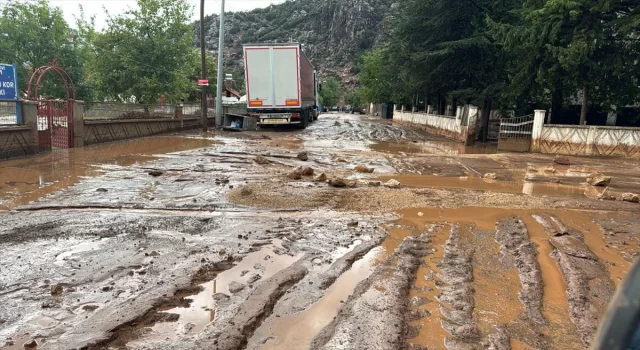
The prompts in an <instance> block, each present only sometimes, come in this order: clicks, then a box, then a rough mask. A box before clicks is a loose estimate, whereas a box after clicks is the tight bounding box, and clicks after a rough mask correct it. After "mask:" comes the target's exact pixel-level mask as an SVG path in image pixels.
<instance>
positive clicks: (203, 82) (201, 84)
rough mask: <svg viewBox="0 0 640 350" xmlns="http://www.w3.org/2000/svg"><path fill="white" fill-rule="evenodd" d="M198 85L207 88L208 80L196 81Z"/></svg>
mask: <svg viewBox="0 0 640 350" xmlns="http://www.w3.org/2000/svg"><path fill="white" fill-rule="evenodd" d="M198 85H200V86H209V80H208V79H198Z"/></svg>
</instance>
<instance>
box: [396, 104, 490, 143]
mask: <svg viewBox="0 0 640 350" xmlns="http://www.w3.org/2000/svg"><path fill="white" fill-rule="evenodd" d="M465 107H466V108H463V107H458V108H457V111H456V115H455V116H444V115H437V114H431V113H429V112H431V109H430V108H428V109H427V113H424V112H413V111H410V112H409V111H405V110H404V107H402V109H401V110H400V111H398V110H395V111H394V112H393V120H394V121H396V122H399V123H404V124H409V125H413V126H416V127H418V128H420V129H423V130H426V131H429V132H431V133H434V134H437V135H442V136H444V137H447V138H451V139H454V140H458V141H461V142H464V143H465V144H472V143H473V140H474V139H475V135H476V129H477V122H478V119H479V116H478V107H475V106H471V105H468V106H465ZM465 109H466V110H467V111H468V112H467V116H468V117H467V118H464V111H465Z"/></svg>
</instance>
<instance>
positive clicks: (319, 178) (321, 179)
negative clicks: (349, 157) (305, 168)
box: [313, 173, 327, 182]
mask: <svg viewBox="0 0 640 350" xmlns="http://www.w3.org/2000/svg"><path fill="white" fill-rule="evenodd" d="M313 181H316V182H325V181H327V175H326V174H325V173H321V174H320V175H318V176H316V177H315V178H314V179H313Z"/></svg>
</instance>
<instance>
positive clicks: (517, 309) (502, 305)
mask: <svg viewBox="0 0 640 350" xmlns="http://www.w3.org/2000/svg"><path fill="white" fill-rule="evenodd" d="M538 213H546V214H551V215H555V216H557V217H558V218H559V219H560V220H561V221H562V222H563V223H565V224H566V225H570V226H572V227H574V228H576V229H580V230H581V231H582V232H583V234H584V235H585V241H589V242H590V243H588V246H589V247H590V249H592V251H593V252H594V253H595V254H596V255H597V256H598V257H599V258H600V259H603V261H605V262H614V263H615V265H612V264H607V265H608V266H609V267H610V269H609V271H610V273H611V275H612V277H613V278H614V279H615V278H616V276H618V275H624V273H625V272H626V270H627V269H628V266H629V264H628V262H626V261H625V260H624V259H623V258H622V257H621V256H620V255H619V254H617V253H616V252H615V251H614V250H613V249H605V248H604V247H605V243H604V240H603V236H602V233H601V232H600V230H599V227H598V226H597V225H596V224H595V223H593V222H592V221H591V219H590V213H589V212H583V211H566V210H563V211H560V210H525V209H522V210H520V209H501V208H457V209H439V208H423V209H406V210H401V211H399V212H398V214H399V215H401V216H402V217H403V219H401V220H400V221H399V223H401V224H404V225H412V226H415V227H416V228H424V227H425V225H429V224H439V225H443V224H445V225H451V224H456V225H459V226H466V227H468V228H469V230H470V231H471V232H474V233H475V234H476V242H475V244H476V246H477V247H478V249H476V251H475V253H474V257H473V264H474V271H473V274H474V282H473V287H474V290H475V295H474V298H475V302H476V305H475V306H476V310H475V312H474V315H475V317H476V319H477V322H478V326H479V328H480V329H481V331H483V333H486V332H488V331H491V329H492V327H493V326H494V325H496V324H512V323H514V322H516V323H517V322H519V320H520V319H522V317H523V307H522V304H521V302H520V300H519V298H518V292H519V291H520V289H521V286H520V281H519V277H518V274H517V271H515V270H508V271H500V269H499V268H498V267H497V266H496V263H494V262H493V260H492V259H494V260H495V259H496V257H498V256H499V254H500V252H499V248H498V246H497V244H496V243H495V225H496V222H497V221H498V220H501V219H505V218H509V217H513V216H518V217H520V218H521V219H522V220H523V221H524V223H525V225H526V227H527V230H528V232H529V237H530V240H531V241H533V242H534V243H535V244H536V246H537V251H538V263H539V264H540V267H541V274H542V281H543V283H544V290H543V292H544V294H543V315H544V317H545V319H546V320H548V322H549V324H548V325H547V326H541V327H540V332H542V333H543V334H545V335H546V336H547V337H549V341H550V345H551V346H552V348H562V349H580V348H582V345H581V342H580V340H579V339H578V338H577V336H576V331H575V326H574V325H573V323H572V322H571V320H570V319H569V312H568V309H569V306H568V303H567V294H566V283H565V281H564V278H563V276H562V274H561V272H560V269H559V268H558V266H557V264H556V262H555V260H553V259H552V258H551V257H550V256H549V254H550V252H551V250H552V247H551V245H550V244H549V241H548V238H549V236H548V234H547V233H546V232H545V230H544V227H543V226H542V225H541V224H539V223H538V222H537V221H536V220H535V219H534V218H533V217H532V215H533V214H538ZM478 231H486V232H489V233H491V235H488V236H483V235H482V234H480V235H479V234H478ZM447 235H448V230H443V229H440V230H437V231H435V233H434V237H433V240H434V247H436V249H437V250H436V252H435V253H434V255H433V256H431V257H428V258H427V261H426V262H427V266H428V268H427V269H425V268H421V269H420V270H419V272H418V274H417V276H416V289H420V288H421V287H422V286H423V285H425V286H427V287H433V285H431V284H429V283H427V282H425V281H424V275H425V273H427V272H425V271H428V270H431V271H433V272H434V273H435V274H437V273H439V270H438V269H437V266H436V264H438V263H439V261H440V259H441V258H442V252H441V251H439V250H440V249H441V248H440V247H441V245H442V244H443V243H444V242H445V241H446V239H447ZM496 281H500V283H499V284H497V283H496ZM505 286H507V287H505ZM434 289H435V290H436V291H435V292H433V293H438V292H437V288H434ZM412 293H416V292H415V291H412ZM415 295H422V296H427V294H415ZM435 295H437V294H435ZM427 297H428V296H427ZM426 307H429V304H427V306H426ZM435 309H437V308H435ZM435 309H433V310H432V309H427V310H429V311H431V314H432V315H431V316H429V317H425V318H423V319H421V320H418V321H416V322H414V323H412V325H419V324H421V325H423V329H421V331H420V335H419V336H418V337H417V338H414V339H411V340H410V342H412V343H415V344H418V345H423V346H426V347H427V348H429V349H431V348H434V349H442V348H444V345H443V341H442V340H443V338H444V337H446V336H447V333H446V332H444V331H443V330H442V328H441V327H440V326H439V322H440V315H439V313H437V312H433V311H435ZM515 328H518V327H515ZM515 328H514V329H515ZM511 337H512V343H513V344H514V345H513V346H514V348H517V349H529V348H531V347H530V345H528V344H526V342H525V339H526V335H524V334H523V335H518V334H511Z"/></svg>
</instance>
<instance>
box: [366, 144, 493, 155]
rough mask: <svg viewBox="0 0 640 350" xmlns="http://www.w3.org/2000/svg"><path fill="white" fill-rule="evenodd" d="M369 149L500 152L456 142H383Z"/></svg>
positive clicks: (392, 151) (482, 146) (406, 151)
mask: <svg viewBox="0 0 640 350" xmlns="http://www.w3.org/2000/svg"><path fill="white" fill-rule="evenodd" d="M369 148H371V149H372V150H374V151H377V152H384V153H393V154H402V153H405V154H494V153H497V150H498V146H497V145H491V144H478V145H474V146H465V145H464V144H462V143H459V142H454V141H420V142H415V143H405V142H390V141H382V142H376V143H374V144H372V145H370V146H369Z"/></svg>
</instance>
